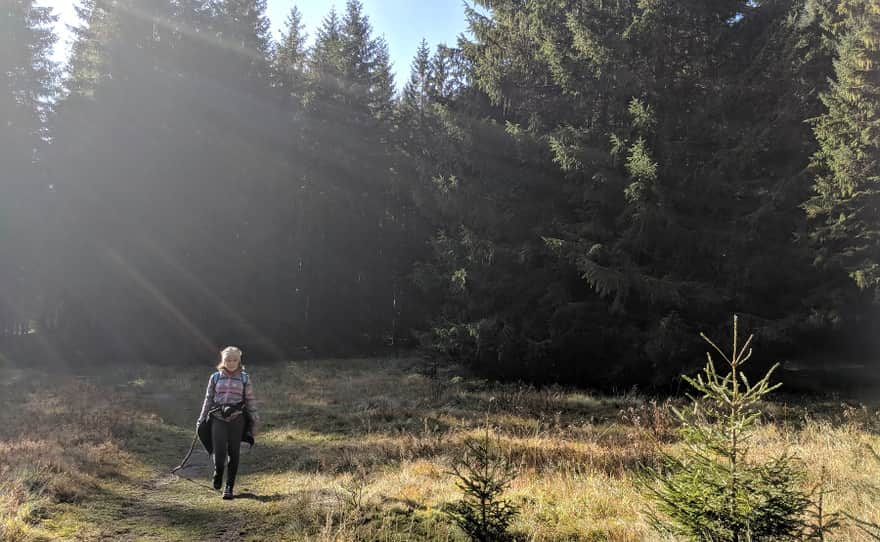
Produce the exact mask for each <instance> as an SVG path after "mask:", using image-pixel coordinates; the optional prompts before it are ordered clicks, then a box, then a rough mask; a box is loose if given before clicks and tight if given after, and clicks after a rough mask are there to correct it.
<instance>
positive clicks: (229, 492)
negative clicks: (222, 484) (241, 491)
mask: <svg viewBox="0 0 880 542" xmlns="http://www.w3.org/2000/svg"><path fill="white" fill-rule="evenodd" d="M223 498H224V499H226V500H227V501H228V500H230V499H232V486H230V485H227V486H226V489H224V490H223Z"/></svg>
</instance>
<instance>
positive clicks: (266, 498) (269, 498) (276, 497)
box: [235, 492, 290, 502]
mask: <svg viewBox="0 0 880 542" xmlns="http://www.w3.org/2000/svg"><path fill="white" fill-rule="evenodd" d="M235 498H236V499H251V500H254V501H259V502H278V501H283V500H285V499H288V498H290V495H283V494H281V493H275V494H272V495H256V494H254V493H250V492H245V493H237V494H236V495H235Z"/></svg>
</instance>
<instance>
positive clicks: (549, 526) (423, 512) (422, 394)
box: [0, 359, 880, 542]
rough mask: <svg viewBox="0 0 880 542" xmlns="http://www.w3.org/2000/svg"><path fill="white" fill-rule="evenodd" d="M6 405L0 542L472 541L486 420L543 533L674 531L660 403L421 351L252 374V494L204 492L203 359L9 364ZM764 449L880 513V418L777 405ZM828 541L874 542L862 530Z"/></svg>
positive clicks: (665, 420) (862, 410) (240, 487)
mask: <svg viewBox="0 0 880 542" xmlns="http://www.w3.org/2000/svg"><path fill="white" fill-rule="evenodd" d="M6 372H7V375H10V377H9V378H7V379H6V380H5V383H4V384H2V386H3V387H2V389H0V393H2V394H3V395H4V396H5V397H7V398H8V399H9V400H10V402H9V404H15V405H20V408H16V409H4V410H2V411H0V474H2V477H0V529H2V530H0V539H2V540H4V541H7V540H8V541H10V542H12V541H17V540H22V541H32V540H89V541H91V540H108V541H109V540H113V541H116V540H124V541H135V540H144V541H176V540H180V541H194V540H206V541H207V540H222V541H237V540H248V541H275V540H278V541H281V540H285V541H287V540H292V541H297V540H303V541H305V540H315V541H331V540H340V541H342V540H365V541H366V540H369V541H374V540H382V541H407V540H429V541H441V540H443V541H459V540H464V539H465V538H464V536H463V534H462V533H461V532H460V531H458V529H457V528H456V527H454V526H453V525H451V524H450V523H449V522H448V520H446V519H445V517H444V515H443V514H442V513H441V512H440V508H441V506H442V505H443V504H444V503H447V502H451V501H453V500H455V499H457V498H459V495H460V494H459V492H458V490H457V489H456V487H455V485H454V480H453V479H452V477H451V476H450V475H449V473H448V467H449V463H450V461H451V459H452V458H453V457H456V456H457V455H458V454H460V452H461V449H462V443H463V441H464V439H465V438H467V437H468V436H472V435H477V434H480V433H481V432H482V428H483V426H484V424H485V423H486V421H487V420H488V422H489V423H490V425H491V426H492V431H493V434H494V435H495V437H497V439H498V442H499V445H500V446H501V448H502V449H503V450H504V451H505V453H507V454H509V455H510V456H511V457H512V458H513V459H514V461H515V463H516V464H517V466H518V468H519V476H518V477H517V478H516V479H515V480H514V482H513V484H512V487H511V488H510V491H509V492H508V497H509V498H510V499H512V500H513V501H514V502H516V503H517V504H518V505H519V506H520V507H521V508H522V511H523V512H522V514H521V515H520V516H519V517H518V518H517V519H516V521H515V522H514V525H513V530H514V532H515V534H517V535H518V536H519V537H520V538H521V539H523V540H529V541H532V540H533V541H562V540H566V541H577V540H582V541H610V542H636V541H639V542H641V541H653V540H662V539H661V538H660V537H659V536H658V535H657V534H656V533H655V532H654V531H653V530H652V529H651V528H650V527H649V525H648V521H647V518H646V515H645V510H646V507H647V506H648V503H647V502H646V501H645V500H644V498H643V496H642V495H641V494H640V492H639V491H638V490H637V489H636V484H635V483H634V482H635V478H636V476H637V472H638V469H639V465H640V464H653V462H654V461H656V459H657V443H658V442H659V443H660V445H661V446H664V447H666V448H667V449H672V450H674V449H675V448H676V446H678V443H677V441H676V438H675V434H674V427H673V424H672V423H671V420H670V418H669V416H668V413H667V408H666V405H664V404H663V403H659V404H658V403H657V402H656V401H652V400H650V399H648V398H646V397H643V396H639V395H636V394H629V395H625V396H618V397H600V396H594V395H590V394H587V393H583V392H577V391H571V390H562V389H553V388H551V389H544V390H536V389H534V388H529V387H523V386H516V385H504V386H501V385H492V384H487V383H485V382H483V381H480V380H477V379H473V378H471V377H469V376H468V375H467V374H465V373H464V372H463V371H461V370H460V369H458V368H455V367H450V368H446V369H441V371H440V374H439V375H437V377H436V378H430V377H428V376H425V375H424V374H423V373H422V366H421V364H420V362H418V361H417V360H409V359H402V360H388V359H363V360H322V361H310V362H299V363H289V364H284V365H277V366H272V367H265V366H264V367H260V366H253V367H249V372H250V373H251V375H252V378H253V383H254V387H255V391H256V393H257V398H258V400H259V402H260V407H261V408H260V410H261V415H262V418H263V420H264V427H263V428H262V433H261V434H260V435H259V436H258V442H257V445H256V446H255V447H254V448H253V449H252V450H250V451H247V447H246V446H245V448H244V450H245V451H243V454H242V461H241V467H240V470H239V479H238V483H237V484H236V491H237V493H238V496H237V498H236V499H235V500H233V501H224V500H222V499H221V498H220V494H219V493H218V492H216V491H214V490H213V489H212V488H211V487H210V482H209V473H210V466H209V461H208V457H207V455H206V454H205V453H204V451H203V450H201V449H200V448H199V445H198V444H197V445H196V446H197V448H196V451H195V452H194V453H193V456H192V458H191V459H190V462H189V466H188V467H187V468H186V469H184V470H182V471H180V472H179V475H180V476H175V475H171V474H170V473H169V471H170V469H171V468H173V467H174V466H175V465H177V464H178V463H179V462H180V460H181V459H182V458H183V455H184V454H185V453H186V451H187V449H188V447H189V445H190V442H191V440H192V436H193V431H194V424H195V418H196V416H197V414H198V410H199V407H200V406H201V398H202V396H203V393H204V386H205V385H206V383H207V379H208V375H209V374H210V372H211V368H210V364H208V365H207V367H199V368H192V369H184V370H180V369H175V370H174V371H171V370H159V369H156V368H134V367H121V368H117V369H114V370H112V371H108V370H103V371H101V372H100V373H98V372H95V374H93V375H90V376H77V377H75V376H74V375H71V374H69V373H67V372H64V371H54V372H52V373H40V372H36V371H22V370H15V369H14V368H13V369H7V371H6ZM767 411H768V413H769V415H768V421H767V423H766V424H765V426H764V427H763V428H762V430H761V432H760V434H759V436H758V440H757V441H756V442H755V449H756V452H757V453H758V454H759V455H760V454H761V453H775V452H778V451H780V450H782V449H786V450H789V451H791V452H793V453H795V454H796V455H798V456H799V457H802V458H804V459H805V460H807V466H808V469H809V474H810V477H809V478H810V479H809V480H808V483H809V484H814V483H815V482H816V481H817V480H818V477H819V476H820V472H821V469H822V467H824V468H825V471H826V477H827V479H828V480H830V487H829V489H831V490H833V492H832V493H831V494H830V495H829V496H828V497H827V498H826V506H827V508H826V512H828V511H833V510H835V509H836V510H845V511H848V512H851V513H853V514H855V515H857V516H858V517H860V518H863V519H866V520H868V521H872V522H877V521H878V520H880V494H878V493H877V490H876V486H877V482H876V481H877V480H878V479H880V461H876V460H874V459H873V457H872V455H871V454H872V450H880V436H878V434H880V431H878V428H880V415H878V411H877V410H876V409H875V408H871V407H867V406H865V407H860V406H858V405H847V404H842V403H841V402H840V401H835V402H818V401H813V402H811V403H809V404H805V403H797V402H794V403H792V402H788V403H781V402H780V403H774V404H769V405H767ZM831 540H841V541H862V540H865V541H867V540H871V538H869V536H868V535H867V534H865V533H864V532H863V531H861V530H860V529H858V528H857V527H856V526H854V525H849V526H846V527H844V528H843V529H841V530H840V531H839V532H838V533H837V535H836V537H832V538H831Z"/></svg>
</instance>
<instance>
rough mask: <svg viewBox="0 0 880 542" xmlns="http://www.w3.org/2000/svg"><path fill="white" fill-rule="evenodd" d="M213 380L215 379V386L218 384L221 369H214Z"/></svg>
mask: <svg viewBox="0 0 880 542" xmlns="http://www.w3.org/2000/svg"><path fill="white" fill-rule="evenodd" d="M211 380H213V381H214V386H217V381H218V380H220V371H214V374H212V375H211Z"/></svg>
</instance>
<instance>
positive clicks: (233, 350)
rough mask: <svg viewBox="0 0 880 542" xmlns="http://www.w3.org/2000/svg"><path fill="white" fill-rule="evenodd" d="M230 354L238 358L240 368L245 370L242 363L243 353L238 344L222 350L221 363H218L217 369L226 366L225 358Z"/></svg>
mask: <svg viewBox="0 0 880 542" xmlns="http://www.w3.org/2000/svg"><path fill="white" fill-rule="evenodd" d="M230 355H233V356H235V357H237V358H238V369H239V370H241V371H244V365H243V364H242V363H241V355H242V352H241V348H239V347H237V346H227V347H226V348H224V349H223V350H221V351H220V363H218V364H217V370H218V371H219V370H221V369H225V368H226V362H225V359H226V358H227V357H228V356H230Z"/></svg>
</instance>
